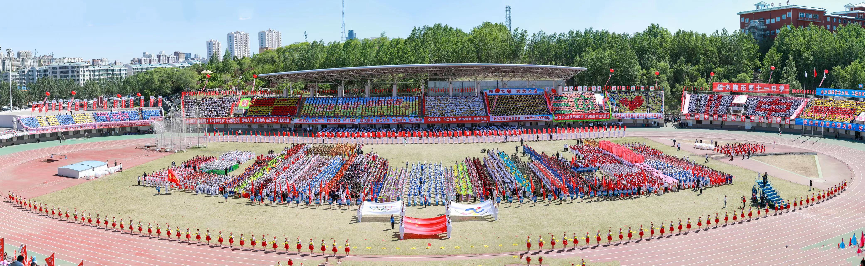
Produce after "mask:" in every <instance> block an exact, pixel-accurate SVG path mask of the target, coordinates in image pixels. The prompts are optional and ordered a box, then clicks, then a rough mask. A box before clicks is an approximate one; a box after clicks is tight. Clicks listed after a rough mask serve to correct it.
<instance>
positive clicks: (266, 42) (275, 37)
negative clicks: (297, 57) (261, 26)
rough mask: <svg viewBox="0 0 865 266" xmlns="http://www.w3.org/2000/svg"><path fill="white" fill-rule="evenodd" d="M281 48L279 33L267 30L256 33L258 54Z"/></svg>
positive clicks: (280, 35)
mask: <svg viewBox="0 0 865 266" xmlns="http://www.w3.org/2000/svg"><path fill="white" fill-rule="evenodd" d="M280 46H282V34H280V33H279V31H275V30H272V29H267V30H265V31H259V32H258V52H259V53H262V52H264V51H266V50H273V49H276V48H279V47H280Z"/></svg>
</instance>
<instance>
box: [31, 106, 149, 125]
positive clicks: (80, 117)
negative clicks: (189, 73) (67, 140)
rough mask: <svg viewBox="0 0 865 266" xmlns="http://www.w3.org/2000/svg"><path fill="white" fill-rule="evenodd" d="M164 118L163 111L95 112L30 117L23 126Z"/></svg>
mask: <svg viewBox="0 0 865 266" xmlns="http://www.w3.org/2000/svg"><path fill="white" fill-rule="evenodd" d="M160 116H162V110H159V109H147V110H141V112H139V111H138V110H125V111H117V112H94V113H76V114H73V115H68V114H59V115H44V116H29V117H22V118H21V124H22V125H24V127H25V128H39V127H49V126H65V125H76V124H89V123H94V122H125V121H139V120H148V119H151V118H154V117H160Z"/></svg>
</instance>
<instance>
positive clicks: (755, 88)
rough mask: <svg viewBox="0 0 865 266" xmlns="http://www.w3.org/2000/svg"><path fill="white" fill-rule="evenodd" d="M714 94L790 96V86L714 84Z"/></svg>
mask: <svg viewBox="0 0 865 266" xmlns="http://www.w3.org/2000/svg"><path fill="white" fill-rule="evenodd" d="M712 91H714V92H750V93H777V94H789V93H790V85H787V84H765V83H727V82H715V83H712Z"/></svg>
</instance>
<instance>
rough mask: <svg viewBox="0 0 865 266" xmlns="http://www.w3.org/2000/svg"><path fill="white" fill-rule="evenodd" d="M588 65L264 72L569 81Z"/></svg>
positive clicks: (297, 78)
mask: <svg viewBox="0 0 865 266" xmlns="http://www.w3.org/2000/svg"><path fill="white" fill-rule="evenodd" d="M585 70H586V68H584V67H569V66H550V65H525V64H485V63H453V64H412V65H382V66H363V67H342V68H327V69H313V70H299V71H290V72H278V73H269V74H260V75H258V77H261V78H267V79H270V80H272V81H276V82H285V81H288V82H320V83H325V82H335V81H358V80H393V79H441V80H448V79H452V80H457V79H469V80H471V79H474V80H490V79H493V80H526V79H533V80H538V79H555V80H565V79H569V78H571V77H573V76H574V75H576V74H578V73H580V72H583V71H585Z"/></svg>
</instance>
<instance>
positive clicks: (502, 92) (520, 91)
mask: <svg viewBox="0 0 865 266" xmlns="http://www.w3.org/2000/svg"><path fill="white" fill-rule="evenodd" d="M484 93H486V94H488V95H528V94H542V93H544V90H543V89H490V90H485V91H484Z"/></svg>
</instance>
